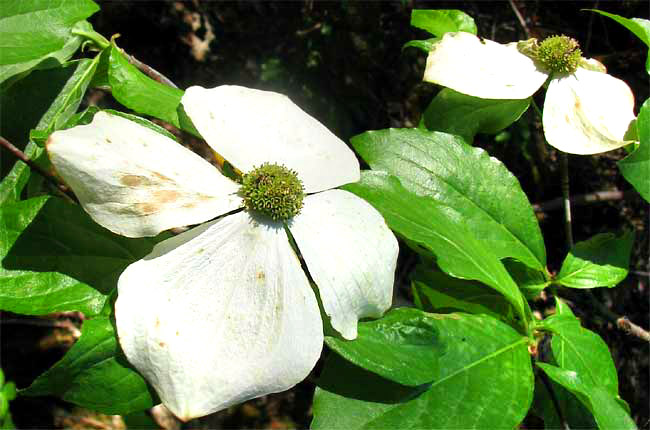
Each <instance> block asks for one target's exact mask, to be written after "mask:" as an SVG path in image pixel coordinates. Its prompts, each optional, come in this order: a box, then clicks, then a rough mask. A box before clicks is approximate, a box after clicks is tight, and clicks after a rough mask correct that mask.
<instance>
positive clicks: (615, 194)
mask: <svg viewBox="0 0 650 430" xmlns="http://www.w3.org/2000/svg"><path fill="white" fill-rule="evenodd" d="M636 195H637V193H636V191H634V190H628V191H619V190H613V191H596V192H593V193H589V194H580V195H578V196H573V197H571V198H570V201H571V204H572V205H573V206H584V205H588V204H592V203H598V202H607V201H614V200H622V199H625V198H630V197H634V196H636ZM563 205H564V198H563V197H558V198H557V199H553V200H549V201H546V202H543V203H536V204H534V205H533V209H534V210H535V212H547V211H552V210H556V209H560V208H561V207H563Z"/></svg>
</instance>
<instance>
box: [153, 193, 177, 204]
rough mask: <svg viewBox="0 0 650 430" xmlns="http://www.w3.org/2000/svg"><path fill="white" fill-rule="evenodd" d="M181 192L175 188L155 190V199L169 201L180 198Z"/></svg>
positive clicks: (158, 201) (160, 201)
mask: <svg viewBox="0 0 650 430" xmlns="http://www.w3.org/2000/svg"><path fill="white" fill-rule="evenodd" d="M179 195H180V194H179V193H178V191H174V190H158V191H154V192H153V199H152V200H153V201H154V202H157V203H169V202H173V201H174V200H176V199H178V196H179Z"/></svg>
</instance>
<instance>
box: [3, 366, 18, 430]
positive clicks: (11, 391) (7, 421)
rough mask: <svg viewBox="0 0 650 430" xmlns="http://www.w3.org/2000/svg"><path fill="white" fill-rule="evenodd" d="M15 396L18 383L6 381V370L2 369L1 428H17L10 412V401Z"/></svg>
mask: <svg viewBox="0 0 650 430" xmlns="http://www.w3.org/2000/svg"><path fill="white" fill-rule="evenodd" d="M15 398H16V384H14V383H13V382H6V381H5V375H4V372H3V371H2V369H0V429H3V430H4V429H13V428H15V427H14V424H13V421H12V419H11V412H9V402H10V401H12V400H13V399H15Z"/></svg>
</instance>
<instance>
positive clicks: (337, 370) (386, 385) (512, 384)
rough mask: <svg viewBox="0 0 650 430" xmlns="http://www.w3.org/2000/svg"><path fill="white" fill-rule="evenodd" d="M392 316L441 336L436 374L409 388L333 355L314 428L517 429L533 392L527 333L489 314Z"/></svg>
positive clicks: (405, 313) (316, 404)
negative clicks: (524, 335) (522, 333)
mask: <svg viewBox="0 0 650 430" xmlns="http://www.w3.org/2000/svg"><path fill="white" fill-rule="evenodd" d="M386 318H387V319H388V318H390V320H391V321H393V324H398V323H399V321H400V319H407V320H409V321H413V320H414V319H420V320H421V321H422V323H421V324H420V325H419V326H418V327H420V328H421V329H426V330H429V331H430V335H431V337H432V338H435V339H436V342H435V344H434V345H432V347H433V348H434V353H435V354H437V355H438V366H439V374H438V377H437V378H435V379H434V380H433V381H432V382H431V383H428V384H424V385H421V386H418V387H406V386H404V385H400V384H397V383H395V382H392V381H389V380H387V379H383V378H382V377H380V376H378V375H376V374H374V373H371V372H369V371H367V370H363V369H361V368H359V367H357V366H354V365H353V364H351V363H348V362H345V361H343V360H342V359H340V358H338V357H330V359H329V360H328V361H327V363H326V365H325V369H324V370H323V373H322V375H321V378H320V380H319V382H318V388H317V389H316V395H315V398H314V421H313V422H312V426H311V428H313V429H325V428H326V429H349V430H353V429H387V428H400V429H423V428H429V429H448V428H514V427H515V426H517V425H518V424H519V423H520V422H521V421H522V420H523V418H524V416H525V415H526V412H527V411H528V408H529V406H530V403H531V401H532V396H533V374H532V369H531V363H530V357H529V355H528V351H527V342H528V339H527V338H525V337H522V336H521V335H519V334H518V333H517V332H516V331H515V330H513V329H512V328H511V327H509V326H508V325H506V324H503V323H501V322H499V321H497V320H495V319H494V318H491V317H488V316H484V315H482V316H474V315H467V314H449V315H435V314H426V313H423V312H419V311H415V310H412V309H396V310H393V311H391V312H390V313H389V314H388V315H387V317H386ZM362 324H364V323H362ZM431 364H432V365H435V363H431ZM476 381H485V383H476ZM487 381H490V382H489V383H487Z"/></svg>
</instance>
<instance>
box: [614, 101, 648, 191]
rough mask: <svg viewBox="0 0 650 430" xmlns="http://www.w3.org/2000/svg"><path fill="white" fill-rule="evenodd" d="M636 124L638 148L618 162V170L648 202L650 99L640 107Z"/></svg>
mask: <svg viewBox="0 0 650 430" xmlns="http://www.w3.org/2000/svg"><path fill="white" fill-rule="evenodd" d="M636 124H637V129H638V132H639V147H638V148H637V149H636V150H635V151H634V152H633V153H631V154H630V155H628V156H627V157H625V158H624V159H622V160H621V161H619V162H618V168H619V169H620V170H621V173H622V174H623V177H624V178H625V179H626V180H627V181H628V182H629V183H630V184H632V186H633V187H634V189H636V190H637V191H638V192H639V194H641V197H643V198H644V199H645V200H646V201H647V202H650V99H648V100H646V101H645V103H643V106H641V110H640V111H639V116H638V118H637V123H636Z"/></svg>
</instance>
